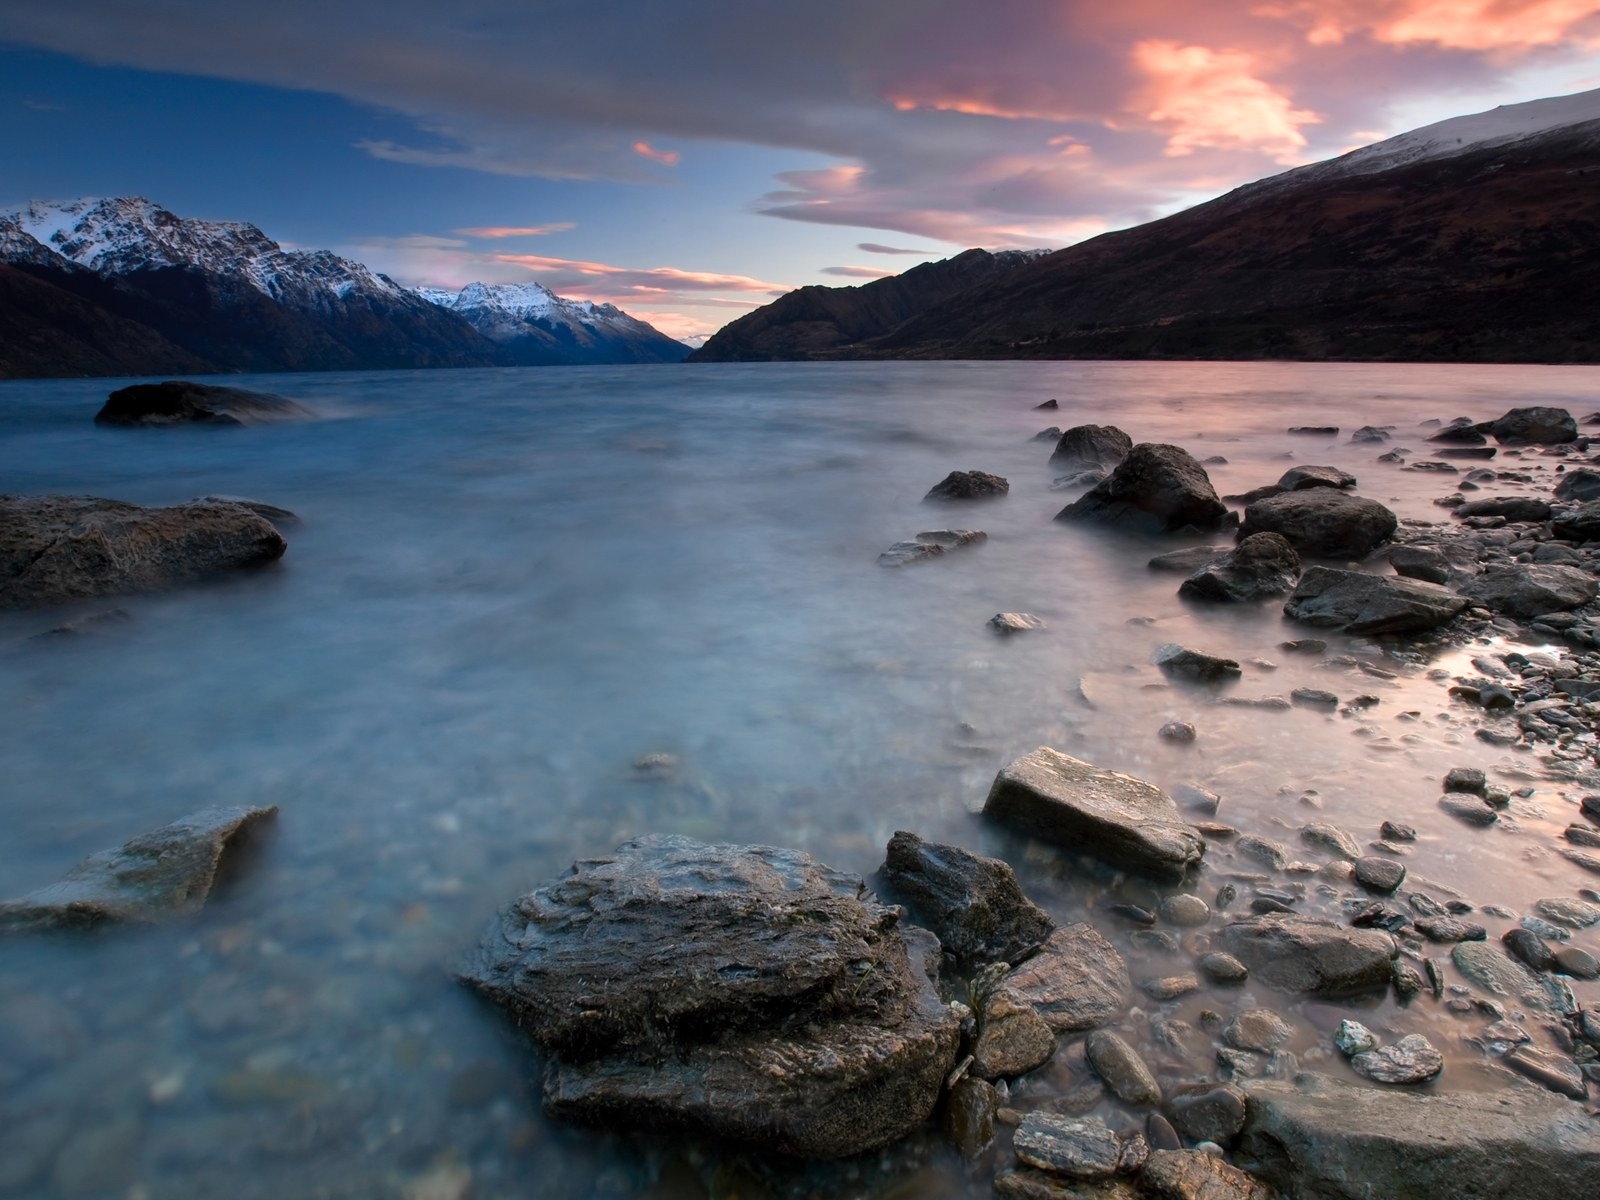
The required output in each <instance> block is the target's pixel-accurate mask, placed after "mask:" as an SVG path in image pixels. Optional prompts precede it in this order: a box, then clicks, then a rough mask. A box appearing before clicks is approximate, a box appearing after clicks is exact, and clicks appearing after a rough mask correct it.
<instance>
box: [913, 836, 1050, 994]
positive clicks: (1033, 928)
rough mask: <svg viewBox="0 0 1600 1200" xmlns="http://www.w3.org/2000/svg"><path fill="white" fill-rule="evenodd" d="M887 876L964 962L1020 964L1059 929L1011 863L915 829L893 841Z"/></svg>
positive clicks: (947, 948)
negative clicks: (934, 839)
mask: <svg viewBox="0 0 1600 1200" xmlns="http://www.w3.org/2000/svg"><path fill="white" fill-rule="evenodd" d="M883 877H884V880H885V881H886V882H887V883H888V884H889V886H890V887H892V888H893V889H894V890H895V891H896V892H897V893H898V894H899V895H901V896H903V897H904V898H905V899H906V900H907V901H908V902H909V903H910V904H911V907H912V909H913V910H914V911H915V912H916V913H917V915H918V916H919V917H921V918H922V920H923V921H924V923H925V924H926V925H927V927H928V928H929V929H931V930H932V931H933V932H934V934H935V936H937V937H938V939H939V942H940V944H941V945H942V946H943V947H944V949H945V950H947V951H948V952H949V953H950V954H952V955H953V956H955V958H956V959H957V960H958V961H960V962H962V963H966V964H973V963H989V962H997V961H1001V960H1003V961H1005V962H1016V961H1017V960H1018V959H1020V958H1022V957H1024V956H1025V955H1027V954H1029V953H1030V952H1032V950H1033V949H1034V948H1035V947H1037V946H1038V945H1039V944H1040V943H1041V942H1043V941H1044V940H1045V939H1046V938H1047V937H1049V936H1050V932H1051V930H1053V929H1054V928H1055V922H1054V921H1052V920H1051V919H1050V917H1049V915H1048V914H1047V913H1046V912H1045V911H1044V910H1043V909H1042V908H1040V907H1039V906H1038V905H1036V904H1034V903H1033V902H1032V901H1031V900H1029V899H1028V898H1027V897H1026V896H1025V895H1023V893H1022V886H1021V884H1019V883H1018V882H1017V876H1016V872H1015V871H1013V870H1012V869H1011V867H1010V865H1009V864H1007V863H1003V862H1001V861H1000V860H999V859H997V858H984V857H982V856H981V855H977V854H972V853H970V852H969V851H966V850H963V849H961V848H960V847H957V846H941V845H938V844H936V843H933V842H925V841H923V840H922V839H921V838H919V837H918V836H917V835H916V834H914V833H906V832H904V831H900V832H898V833H896V834H895V835H894V836H893V837H892V838H890V839H889V846H888V852H887V857H886V859H885V861H884V864H883Z"/></svg>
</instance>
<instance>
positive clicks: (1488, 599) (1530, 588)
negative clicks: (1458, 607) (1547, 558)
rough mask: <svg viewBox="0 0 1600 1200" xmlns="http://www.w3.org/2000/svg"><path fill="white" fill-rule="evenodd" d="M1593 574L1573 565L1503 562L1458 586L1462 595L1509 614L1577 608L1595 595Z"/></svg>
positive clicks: (1535, 613)
mask: <svg viewBox="0 0 1600 1200" xmlns="http://www.w3.org/2000/svg"><path fill="white" fill-rule="evenodd" d="M1595 592H1596V588H1595V581H1594V577H1593V576H1591V575H1589V574H1588V573H1587V572H1586V571H1582V570H1580V569H1579V568H1577V567H1567V566H1562V565H1561V564H1560V563H1550V564H1548V565H1544V566H1540V565H1538V564H1534V565H1531V566H1527V565H1523V564H1520V563H1506V564H1501V565H1496V566H1492V567H1488V568H1485V570H1484V571H1483V572H1482V573H1481V574H1480V575H1478V576H1477V578H1475V579H1472V580H1469V581H1468V582H1467V583H1465V584H1463V585H1462V588H1461V593H1462V595H1464V596H1466V597H1468V598H1469V599H1471V600H1473V601H1475V602H1476V603H1478V604H1481V605H1482V606H1483V607H1484V608H1487V609H1490V610H1491V611H1493V612H1498V613H1505V614H1507V615H1509V616H1513V617H1537V616H1540V615H1542V614H1544V613H1552V612H1564V611H1566V610H1567V609H1570V608H1578V607H1579V606H1581V605H1584V604H1587V603H1589V601H1591V600H1593V599H1594V598H1595Z"/></svg>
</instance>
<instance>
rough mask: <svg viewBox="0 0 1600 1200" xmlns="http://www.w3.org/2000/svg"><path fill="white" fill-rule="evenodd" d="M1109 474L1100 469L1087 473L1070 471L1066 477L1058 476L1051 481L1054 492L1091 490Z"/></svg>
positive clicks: (1086, 471)
mask: <svg viewBox="0 0 1600 1200" xmlns="http://www.w3.org/2000/svg"><path fill="white" fill-rule="evenodd" d="M1107 474H1108V472H1106V471H1104V470H1102V469H1101V468H1099V467H1095V468H1093V469H1092V470H1085V471H1068V472H1067V473H1066V474H1065V475H1057V476H1056V477H1055V478H1054V479H1052V480H1051V481H1050V490H1051V491H1052V492H1070V491H1073V490H1074V489H1076V488H1091V487H1093V486H1094V485H1095V484H1097V483H1099V482H1100V481H1101V480H1103V479H1104V478H1105V477H1106V475H1107Z"/></svg>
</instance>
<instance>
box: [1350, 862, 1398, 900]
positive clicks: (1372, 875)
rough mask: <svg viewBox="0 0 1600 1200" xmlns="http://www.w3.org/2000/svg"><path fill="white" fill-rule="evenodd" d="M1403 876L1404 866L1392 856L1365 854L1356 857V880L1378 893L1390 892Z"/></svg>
mask: <svg viewBox="0 0 1600 1200" xmlns="http://www.w3.org/2000/svg"><path fill="white" fill-rule="evenodd" d="M1405 877H1406V869H1405V867H1404V866H1402V865H1401V864H1400V863H1397V862H1395V861H1394V859H1392V858H1380V857H1378V856H1376V855H1367V856H1366V857H1363V858H1358V859H1356V882H1357V883H1359V884H1360V885H1361V886H1362V887H1364V888H1368V889H1370V890H1371V891H1374V892H1377V893H1379V894H1380V895H1384V896H1387V895H1389V894H1390V893H1392V892H1393V891H1394V890H1395V888H1397V887H1399V886H1400V884H1401V882H1402V881H1403V880H1404V879H1405Z"/></svg>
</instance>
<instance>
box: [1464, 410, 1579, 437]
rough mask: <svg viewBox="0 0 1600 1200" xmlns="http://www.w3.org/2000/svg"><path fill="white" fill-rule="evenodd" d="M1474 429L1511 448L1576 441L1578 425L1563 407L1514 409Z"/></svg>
mask: <svg viewBox="0 0 1600 1200" xmlns="http://www.w3.org/2000/svg"><path fill="white" fill-rule="evenodd" d="M1476 428H1477V429H1478V430H1479V431H1480V432H1482V433H1487V434H1489V435H1490V436H1491V437H1493V438H1494V439H1495V441H1497V442H1500V443H1501V444H1503V445H1510V446H1527V445H1539V446H1557V445H1561V444H1562V443H1564V442H1575V441H1577V440H1578V422H1577V421H1575V420H1573V417H1572V414H1571V413H1569V412H1568V411H1567V410H1566V409H1564V408H1540V407H1534V408H1513V409H1512V410H1511V411H1510V412H1508V413H1506V415H1505V416H1503V417H1500V418H1499V419H1497V420H1494V421H1485V422H1484V423H1483V424H1482V425H1478V426H1476Z"/></svg>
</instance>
